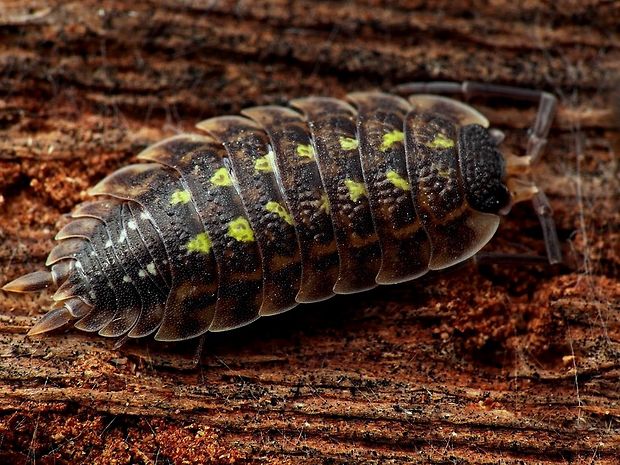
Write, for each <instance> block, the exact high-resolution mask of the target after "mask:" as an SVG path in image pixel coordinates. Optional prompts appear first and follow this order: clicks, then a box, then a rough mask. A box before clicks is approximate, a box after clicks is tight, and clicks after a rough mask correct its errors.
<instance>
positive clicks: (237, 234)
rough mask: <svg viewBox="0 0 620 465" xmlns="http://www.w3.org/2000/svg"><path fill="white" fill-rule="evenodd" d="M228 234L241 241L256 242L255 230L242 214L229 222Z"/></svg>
mask: <svg viewBox="0 0 620 465" xmlns="http://www.w3.org/2000/svg"><path fill="white" fill-rule="evenodd" d="M227 235H228V236H230V237H232V238H233V239H235V240H237V241H239V242H254V231H252V227H251V226H250V223H249V222H248V220H246V219H245V218H244V217H242V216H240V217H239V218H236V219H234V220H232V221H231V222H230V223H228V233H227Z"/></svg>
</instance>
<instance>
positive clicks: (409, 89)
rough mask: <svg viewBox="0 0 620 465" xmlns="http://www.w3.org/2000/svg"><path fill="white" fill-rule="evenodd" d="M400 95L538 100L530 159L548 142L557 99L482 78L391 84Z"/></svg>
mask: <svg viewBox="0 0 620 465" xmlns="http://www.w3.org/2000/svg"><path fill="white" fill-rule="evenodd" d="M394 92H395V93H397V94H400V95H411V94H459V95H462V96H463V97H465V98H466V99H468V98H471V97H499V98H506V99H511V100H525V101H531V102H538V112H537V114H536V120H535V121H534V124H533V125H532V126H531V127H530V129H529V130H528V142H527V153H526V156H527V157H529V161H530V162H534V161H535V160H536V159H537V158H538V157H539V156H540V154H541V152H542V149H543V147H544V146H545V144H546V143H547V134H548V133H549V128H550V127H551V123H552V122H553V117H554V116H555V109H556V106H557V99H556V98H555V96H554V95H552V94H550V93H548V92H544V91H541V90H534V89H525V88H521V87H513V86H502V85H497V84H486V83H483V82H471V81H464V82H462V83H458V82H444V81H431V82H409V83H406V84H401V85H399V86H396V87H395V88H394Z"/></svg>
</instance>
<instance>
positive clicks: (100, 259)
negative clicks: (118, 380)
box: [3, 82, 561, 341]
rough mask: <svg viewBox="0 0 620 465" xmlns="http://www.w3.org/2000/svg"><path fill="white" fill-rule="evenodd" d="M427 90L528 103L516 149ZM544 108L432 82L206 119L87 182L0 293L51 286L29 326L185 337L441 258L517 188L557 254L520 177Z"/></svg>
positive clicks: (433, 264)
mask: <svg viewBox="0 0 620 465" xmlns="http://www.w3.org/2000/svg"><path fill="white" fill-rule="evenodd" d="M440 94H457V95H459V96H463V97H470V96H490V97H493V96H496V97H500V98H509V99H522V100H529V101H532V102H537V103H538V113H537V116H536V119H535V122H534V123H533V125H532V127H531V128H530V132H529V138H528V145H527V151H526V153H525V154H524V155H521V156H517V155H514V154H502V153H501V151H500V148H499V147H500V146H501V143H502V138H503V137H502V134H501V132H500V131H497V130H495V129H492V128H490V125H489V121H488V120H487V118H486V117H485V116H484V115H482V114H481V113H480V112H478V111H477V110H475V109H474V108H472V107H471V106H468V105H466V104H464V103H462V102H461V101H460V100H455V99H452V98H448V97H446V96H442V95H440ZM555 107H556V99H555V97H553V96H552V95H551V94H549V93H546V92H542V91H535V90H528V89H520V88H515V87H508V86H499V85H490V84H482V83H472V82H464V83H451V82H429V83H409V84H404V85H401V86H398V87H397V88H396V89H395V90H394V93H382V92H357V93H352V94H349V95H347V96H346V100H341V99H334V98H324V97H309V98H302V99H296V100H292V101H291V102H290V106H289V107H283V106H259V107H253V108H248V109H245V110H243V111H242V112H241V116H222V117H216V118H211V119H208V120H206V121H202V122H200V123H199V124H198V125H197V128H198V130H199V131H198V132H196V133H185V134H179V135H176V136H174V137H170V138H168V139H165V140H163V141H161V142H158V143H156V144H154V145H151V146H150V147H147V148H146V149H145V150H144V151H142V152H141V153H140V154H139V156H138V158H139V160H140V163H137V164H132V165H128V166H126V167H124V168H121V169H119V170H117V171H115V172H113V173H112V174H110V175H109V176H107V177H106V178H104V179H103V180H102V181H101V182H99V183H98V184H97V185H96V186H94V187H93V188H92V189H91V190H90V191H89V194H90V195H91V196H92V199H91V200H89V201H87V202H84V203H81V204H80V205H78V206H77V207H76V208H75V209H74V210H73V212H72V213H71V218H72V220H71V222H69V223H68V224H67V225H66V226H65V227H63V228H62V229H61V230H60V231H59V232H58V234H57V235H56V240H57V241H58V244H57V245H56V246H55V247H54V248H53V249H52V251H51V253H50V254H49V256H48V258H47V262H46V266H47V267H48V269H47V270H45V271H35V272H33V273H30V274H27V275H25V276H22V277H20V278H18V279H16V280H14V281H12V282H10V283H8V284H6V285H5V286H4V287H3V289H4V290H5V291H8V292H36V291H41V290H43V289H46V288H52V289H53V290H54V294H53V296H52V299H53V301H54V304H53V306H52V309H51V310H50V311H49V312H48V313H46V314H45V315H44V316H43V317H42V318H41V319H40V320H39V321H38V322H37V323H36V324H35V325H34V327H32V328H31V329H30V332H29V333H28V334H29V335H35V334H40V333H45V332H47V331H51V330H53V329H56V328H58V327H61V326H63V325H65V324H67V323H69V322H74V323H75V327H77V328H78V329H80V330H83V331H89V332H98V333H99V334H100V335H102V336H108V337H121V338H123V339H124V338H140V337H145V336H148V335H153V336H154V338H155V339H157V340H160V341H180V340H186V339H190V338H195V337H199V336H202V335H203V334H205V333H206V332H208V331H225V330H230V329H234V328H237V327H240V326H243V325H246V324H248V323H250V322H252V321H254V320H256V319H257V318H259V317H260V316H266V315H274V314H278V313H281V312H284V311H286V310H289V309H291V308H293V307H294V306H296V305H297V304H299V303H309V302H318V301H321V300H324V299H328V298H329V297H331V296H333V295H334V294H348V293H354V292H361V291H364V290H367V289H371V288H373V287H375V286H376V285H378V284H393V283H400V282H404V281H408V280H412V279H415V278H418V277H420V276H422V275H423V274H425V273H426V272H427V271H428V270H440V269H444V268H447V267H450V266H453V265H455V264H457V263H459V262H462V261H464V260H467V259H469V258H471V257H472V256H474V255H475V254H476V253H477V252H478V251H479V250H480V249H481V248H482V247H483V246H484V245H485V244H486V243H487V242H488V241H489V240H490V239H491V238H492V237H493V235H494V234H495V232H496V230H497V227H498V225H499V222H500V217H501V216H502V215H505V214H507V213H508V212H509V211H510V208H511V207H512V206H513V205H514V204H515V203H518V202H522V201H526V200H531V201H532V202H533V204H534V208H535V210H536V213H537V215H538V217H539V219H540V221H541V225H542V230H543V233H544V238H545V244H546V249H547V257H548V260H549V262H550V263H557V262H559V261H560V260H561V254H560V247H559V243H558V239H557V235H556V231H555V226H554V223H553V219H552V217H551V209H550V207H549V203H548V201H547V199H546V197H545V195H544V193H543V192H542V191H541V190H540V189H539V188H538V187H537V186H536V185H535V184H534V183H533V182H532V181H531V179H530V166H531V165H532V163H534V162H535V161H536V160H537V159H538V158H539V156H540V154H541V151H542V149H543V147H544V145H545V142H546V137H547V133H548V131H549V128H550V125H551V122H552V119H553V115H554V112H555Z"/></svg>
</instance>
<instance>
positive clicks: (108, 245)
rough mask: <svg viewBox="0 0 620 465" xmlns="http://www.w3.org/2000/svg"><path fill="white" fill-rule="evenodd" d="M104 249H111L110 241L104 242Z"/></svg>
mask: <svg viewBox="0 0 620 465" xmlns="http://www.w3.org/2000/svg"><path fill="white" fill-rule="evenodd" d="M104 247H105V248H106V249H109V248H110V247H112V241H111V240H108V242H106V243H105V246H104Z"/></svg>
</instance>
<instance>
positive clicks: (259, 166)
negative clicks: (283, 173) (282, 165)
mask: <svg viewBox="0 0 620 465" xmlns="http://www.w3.org/2000/svg"><path fill="white" fill-rule="evenodd" d="M272 163H273V152H272V151H271V150H270V151H269V153H268V154H267V155H265V156H264V157H260V158H257V159H256V161H255V162H254V169H255V170H256V171H259V172H261V173H271V172H272V171H273V167H272Z"/></svg>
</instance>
